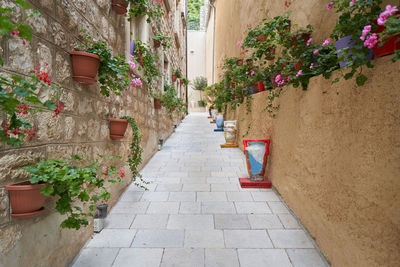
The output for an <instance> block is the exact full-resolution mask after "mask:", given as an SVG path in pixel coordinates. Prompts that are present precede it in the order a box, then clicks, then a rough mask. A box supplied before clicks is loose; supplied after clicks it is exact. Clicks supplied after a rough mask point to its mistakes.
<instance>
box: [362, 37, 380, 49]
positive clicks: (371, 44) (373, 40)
mask: <svg viewBox="0 0 400 267" xmlns="http://www.w3.org/2000/svg"><path fill="white" fill-rule="evenodd" d="M377 43H378V36H377V35H376V34H375V33H373V34H372V35H370V36H368V37H367V39H366V40H365V42H364V46H365V47H368V48H373V47H374V46H375V45H376V44H377Z"/></svg>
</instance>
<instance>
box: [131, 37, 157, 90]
mask: <svg viewBox="0 0 400 267" xmlns="http://www.w3.org/2000/svg"><path fill="white" fill-rule="evenodd" d="M133 57H134V59H135V60H136V62H138V63H139V70H141V69H143V71H144V76H145V77H146V81H147V84H148V87H149V89H150V90H151V85H152V80H153V79H154V78H155V77H158V76H160V75H161V74H160V73H159V72H158V69H157V65H156V62H157V61H158V57H157V56H155V55H153V54H152V53H151V52H150V49H149V48H148V46H147V45H146V44H145V43H143V42H142V41H140V40H136V41H135V51H134V53H133Z"/></svg>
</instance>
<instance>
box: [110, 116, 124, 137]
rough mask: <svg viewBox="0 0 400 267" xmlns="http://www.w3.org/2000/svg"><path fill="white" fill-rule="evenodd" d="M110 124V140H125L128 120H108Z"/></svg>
mask: <svg viewBox="0 0 400 267" xmlns="http://www.w3.org/2000/svg"><path fill="white" fill-rule="evenodd" d="M108 120H109V122H110V138H111V139H114V140H115V139H122V138H124V135H125V131H126V127H127V126H128V120H122V119H108Z"/></svg>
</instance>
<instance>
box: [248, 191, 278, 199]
mask: <svg viewBox="0 0 400 267" xmlns="http://www.w3.org/2000/svg"><path fill="white" fill-rule="evenodd" d="M251 194H252V196H253V198H254V201H280V199H279V197H278V195H277V194H275V192H251Z"/></svg>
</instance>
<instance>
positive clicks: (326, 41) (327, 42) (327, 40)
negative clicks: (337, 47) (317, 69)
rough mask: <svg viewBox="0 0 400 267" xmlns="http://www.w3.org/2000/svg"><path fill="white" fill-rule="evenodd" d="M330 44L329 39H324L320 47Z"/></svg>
mask: <svg viewBox="0 0 400 267" xmlns="http://www.w3.org/2000/svg"><path fill="white" fill-rule="evenodd" d="M330 42H331V38H328V39H326V40H325V41H324V42H323V43H322V46H326V45H328V44H329V43H330Z"/></svg>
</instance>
